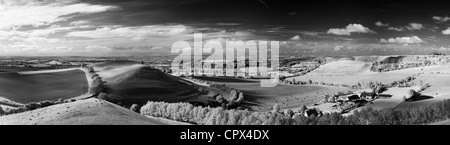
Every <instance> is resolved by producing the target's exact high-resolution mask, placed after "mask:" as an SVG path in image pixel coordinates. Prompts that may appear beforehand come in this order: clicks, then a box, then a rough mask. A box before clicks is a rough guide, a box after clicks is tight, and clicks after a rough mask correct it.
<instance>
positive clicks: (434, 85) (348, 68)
mask: <svg viewBox="0 0 450 145" xmlns="http://www.w3.org/2000/svg"><path fill="white" fill-rule="evenodd" d="M359 59H362V58H359ZM370 67H371V63H370V62H363V61H352V60H338V61H335V62H330V63H327V64H325V65H323V66H321V67H319V68H318V69H316V70H314V71H312V72H310V73H308V74H306V75H304V76H297V77H293V78H288V80H292V79H295V80H301V81H308V80H312V81H313V82H325V83H333V84H346V85H354V84H357V83H358V82H368V81H377V82H381V83H383V84H388V83H391V82H393V81H397V80H402V79H405V78H406V77H408V76H413V75H416V79H415V80H413V81H411V82H410V84H412V85H413V86H411V87H403V88H399V87H393V88H389V89H388V90H387V91H385V92H384V93H386V94H391V95H393V96H392V97H391V98H390V99H377V100H374V101H372V103H369V104H366V105H365V106H364V107H371V108H374V109H384V108H408V107H420V106H423V105H429V104H432V103H435V102H439V101H442V100H445V99H450V92H449V91H448V90H450V69H449V68H450V64H441V65H432V66H424V67H416V68H407V69H401V70H394V71H388V72H372V71H370ZM425 83H428V84H430V85H431V87H429V88H427V89H425V90H424V91H422V92H420V93H421V99H418V100H415V101H410V102H403V100H402V97H403V96H404V95H405V94H406V92H407V91H408V90H410V89H413V90H416V91H418V90H419V87H420V85H421V84H425ZM355 91H357V92H358V91H362V90H355ZM366 91H371V90H366ZM318 107H319V108H321V109H326V110H328V108H329V105H326V104H324V105H321V106H318ZM364 107H362V108H364ZM359 109H361V108H359Z"/></svg>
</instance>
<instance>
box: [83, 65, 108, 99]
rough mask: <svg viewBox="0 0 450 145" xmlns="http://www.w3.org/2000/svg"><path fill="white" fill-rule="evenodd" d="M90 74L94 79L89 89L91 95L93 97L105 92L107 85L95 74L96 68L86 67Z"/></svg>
mask: <svg viewBox="0 0 450 145" xmlns="http://www.w3.org/2000/svg"><path fill="white" fill-rule="evenodd" d="M85 68H86V69H87V71H88V72H89V75H90V77H91V79H92V83H91V86H90V87H89V93H91V94H93V95H98V94H100V93H101V92H103V91H104V90H105V88H106V86H105V83H106V82H104V81H103V80H102V78H101V77H100V76H99V75H98V74H97V73H96V72H95V70H94V67H92V66H88V67H85Z"/></svg>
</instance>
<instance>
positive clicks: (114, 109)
mask: <svg viewBox="0 0 450 145" xmlns="http://www.w3.org/2000/svg"><path fill="white" fill-rule="evenodd" d="M0 124H2V125H46V124H48V125H169V124H183V123H177V122H174V121H164V120H162V119H155V118H149V117H146V116H143V115H140V114H138V113H135V112H133V111H131V110H129V109H126V108H123V107H120V106H118V105H115V104H112V103H109V102H107V101H103V100H99V99H95V98H91V99H86V100H80V101H75V102H70V103H64V104H58V105H54V106H49V107H45V108H41V109H36V110H33V111H28V112H23V113H18V114H12V115H6V116H0Z"/></svg>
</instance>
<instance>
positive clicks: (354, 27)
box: [327, 24, 375, 35]
mask: <svg viewBox="0 0 450 145" xmlns="http://www.w3.org/2000/svg"><path fill="white" fill-rule="evenodd" d="M351 33H375V32H374V31H372V30H370V29H369V28H367V27H364V26H363V25H361V24H349V25H347V27H345V28H331V29H329V30H328V31H327V34H334V35H350V34H351Z"/></svg>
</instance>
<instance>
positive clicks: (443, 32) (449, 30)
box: [442, 27, 450, 35]
mask: <svg viewBox="0 0 450 145" xmlns="http://www.w3.org/2000/svg"><path fill="white" fill-rule="evenodd" d="M442 34H444V35H450V27H449V28H447V29H446V30H443V31H442Z"/></svg>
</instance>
